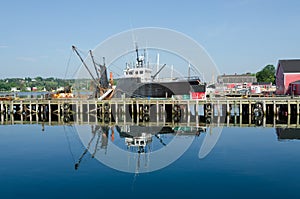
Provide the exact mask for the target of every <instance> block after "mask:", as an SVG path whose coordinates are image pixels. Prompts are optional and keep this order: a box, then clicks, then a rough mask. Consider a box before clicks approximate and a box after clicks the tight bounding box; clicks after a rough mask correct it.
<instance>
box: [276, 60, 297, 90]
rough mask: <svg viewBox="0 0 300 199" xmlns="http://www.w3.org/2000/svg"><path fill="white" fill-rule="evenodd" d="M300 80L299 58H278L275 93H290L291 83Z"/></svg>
mask: <svg viewBox="0 0 300 199" xmlns="http://www.w3.org/2000/svg"><path fill="white" fill-rule="evenodd" d="M298 80H300V59H291V60H279V61H278V66H277V71H276V94H279V95H286V94H291V88H292V87H291V83H293V82H296V81H298Z"/></svg>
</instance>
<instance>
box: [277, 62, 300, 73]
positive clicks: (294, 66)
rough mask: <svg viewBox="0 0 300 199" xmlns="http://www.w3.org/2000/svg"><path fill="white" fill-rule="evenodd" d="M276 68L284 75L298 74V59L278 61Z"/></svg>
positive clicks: (299, 69)
mask: <svg viewBox="0 0 300 199" xmlns="http://www.w3.org/2000/svg"><path fill="white" fill-rule="evenodd" d="M278 66H280V67H281V68H282V71H283V72H284V73H300V59H290V60H279V62H278Z"/></svg>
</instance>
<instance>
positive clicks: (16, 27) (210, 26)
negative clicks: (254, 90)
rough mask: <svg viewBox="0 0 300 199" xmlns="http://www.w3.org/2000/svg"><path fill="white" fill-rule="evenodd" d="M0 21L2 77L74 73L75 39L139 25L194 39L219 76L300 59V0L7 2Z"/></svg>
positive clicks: (86, 42)
mask: <svg viewBox="0 0 300 199" xmlns="http://www.w3.org/2000/svg"><path fill="white" fill-rule="evenodd" d="M0 18H1V20H0V27H1V29H0V60H1V62H0V65H1V75H0V78H6V77H35V76H42V77H52V76H53V77H61V78H64V77H67V78H69V77H70V78H72V75H74V71H75V70H76V68H77V67H78V66H77V65H76V66H75V65H70V66H68V60H69V58H70V54H71V53H72V51H71V46H72V45H73V44H75V45H76V46H78V47H79V48H80V49H83V50H89V49H93V48H95V47H96V46H97V45H98V44H99V43H100V42H102V41H103V40H105V39H106V38H107V37H109V36H111V35H114V34H117V33H119V32H121V31H126V30H128V29H131V28H140V27H162V28H169V29H173V30H176V31H179V32H182V33H184V34H186V35H188V36H190V37H192V38H193V39H194V40H196V41H197V42H198V43H199V44H201V45H202V46H203V47H204V48H205V49H206V51H207V52H208V53H209V54H210V56H211V57H212V59H213V60H214V62H215V63H216V65H217V66H218V68H219V71H220V72H221V73H222V74H223V73H226V74H232V73H245V72H257V71H259V70H261V69H262V68H263V67H264V66H265V65H267V64H274V65H276V64H277V61H278V59H285V58H300V47H299V46H300V34H299V33H300V23H299V21H300V1H292V0H290V1H283V0H282V1H279V0H275V1H274V0H273V1H272V0H228V1H222V0H220V1H218V0H212V1H201V0H200V1H196V0H195V1H189V0H185V1H180V2H177V1H157V0H151V1H145V0H144V1H115V0H110V1H100V0H99V1H96V0H95V1H94V0H88V1H76V0H73V1H63V0H60V1H56V0H52V1H40V0H39V1H38V0H37V1H34V0H26V1H22V0H19V1H16V0H10V1H8V0H7V1H2V2H1V7H0ZM77 64H79V62H77ZM66 68H68V73H67V75H65V73H66Z"/></svg>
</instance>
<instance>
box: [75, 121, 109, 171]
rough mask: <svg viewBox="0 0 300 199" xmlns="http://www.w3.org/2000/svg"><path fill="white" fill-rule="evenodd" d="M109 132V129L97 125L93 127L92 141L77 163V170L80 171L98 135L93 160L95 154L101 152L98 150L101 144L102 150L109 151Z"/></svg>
mask: <svg viewBox="0 0 300 199" xmlns="http://www.w3.org/2000/svg"><path fill="white" fill-rule="evenodd" d="M108 131H109V128H108V127H106V128H105V127H101V126H99V125H96V126H92V134H93V136H92V138H91V139H90V141H89V143H88V145H87V147H86V149H85V150H84V151H83V153H82V154H81V155H80V157H79V159H78V161H77V163H75V170H77V169H78V167H79V165H80V163H81V161H82V159H83V158H84V156H85V155H86V153H87V152H88V151H89V150H90V147H91V145H92V143H93V141H94V139H95V137H96V135H97V140H96V145H95V148H94V152H93V154H92V158H94V157H95V154H96V152H97V151H98V150H99V149H98V145H99V143H101V146H100V148H101V149H107V144H108V138H107V137H108Z"/></svg>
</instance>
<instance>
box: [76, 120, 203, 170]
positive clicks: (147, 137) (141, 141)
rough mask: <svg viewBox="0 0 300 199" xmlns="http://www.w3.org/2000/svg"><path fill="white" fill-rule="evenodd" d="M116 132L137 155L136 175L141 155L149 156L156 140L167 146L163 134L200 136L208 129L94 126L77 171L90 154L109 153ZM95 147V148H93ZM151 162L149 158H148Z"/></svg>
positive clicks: (79, 160) (93, 155) (77, 164)
mask: <svg viewBox="0 0 300 199" xmlns="http://www.w3.org/2000/svg"><path fill="white" fill-rule="evenodd" d="M115 131H116V133H118V134H119V136H120V138H124V143H125V145H126V146H127V150H128V151H130V152H133V153H137V154H138V157H137V162H136V173H138V171H139V167H140V159H141V155H149V152H151V150H152V149H151V147H150V144H151V143H152V141H153V139H152V138H156V139H157V140H158V141H159V143H160V144H161V146H163V147H164V146H166V145H167V144H166V143H165V142H164V140H163V138H162V137H161V135H162V134H170V135H171V134H172V135H186V136H199V135H200V133H201V132H205V131H206V128H190V127H174V128H172V127H169V126H166V127H158V126H151V127H147V126H121V127H120V126H112V127H109V126H100V125H94V126H92V127H91V133H92V136H91V138H90V140H89V142H88V143H87V145H86V148H85V150H84V151H83V153H82V154H81V155H80V157H79V158H78V161H77V162H76V163H75V170H77V169H78V168H79V166H80V163H81V162H82V160H83V158H84V157H85V156H86V154H87V153H88V152H90V153H91V157H92V158H94V157H95V155H96V153H97V152H98V151H99V150H104V151H105V154H106V151H107V147H108V143H109V137H110V139H111V141H112V142H113V141H114V137H115ZM92 147H93V148H92ZM146 159H148V160H149V156H147V157H146Z"/></svg>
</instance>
